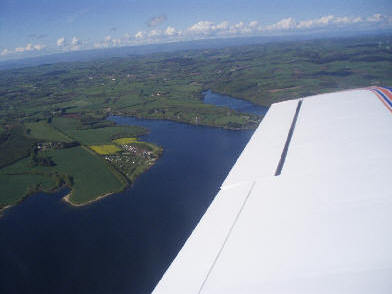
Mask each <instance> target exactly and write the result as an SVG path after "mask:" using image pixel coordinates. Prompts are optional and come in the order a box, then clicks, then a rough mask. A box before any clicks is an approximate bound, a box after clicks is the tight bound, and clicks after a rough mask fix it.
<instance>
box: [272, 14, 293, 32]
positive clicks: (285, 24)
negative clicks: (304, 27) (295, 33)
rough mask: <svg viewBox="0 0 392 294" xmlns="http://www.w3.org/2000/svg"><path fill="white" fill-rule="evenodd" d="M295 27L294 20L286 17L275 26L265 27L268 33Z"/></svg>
mask: <svg viewBox="0 0 392 294" xmlns="http://www.w3.org/2000/svg"><path fill="white" fill-rule="evenodd" d="M296 27H297V22H296V21H295V19H294V18H292V17H288V18H284V19H282V20H280V21H278V22H277V23H275V24H272V25H269V26H267V27H266V30H268V31H275V30H276V31H281V30H291V29H295V28H296Z"/></svg>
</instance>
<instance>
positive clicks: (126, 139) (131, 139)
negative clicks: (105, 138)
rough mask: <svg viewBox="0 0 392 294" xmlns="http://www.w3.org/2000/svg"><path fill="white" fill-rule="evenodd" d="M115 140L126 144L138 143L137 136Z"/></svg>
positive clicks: (117, 142)
mask: <svg viewBox="0 0 392 294" xmlns="http://www.w3.org/2000/svg"><path fill="white" fill-rule="evenodd" d="M113 142H114V143H116V144H118V145H126V144H131V143H136V142H137V138H120V139H116V140H113Z"/></svg>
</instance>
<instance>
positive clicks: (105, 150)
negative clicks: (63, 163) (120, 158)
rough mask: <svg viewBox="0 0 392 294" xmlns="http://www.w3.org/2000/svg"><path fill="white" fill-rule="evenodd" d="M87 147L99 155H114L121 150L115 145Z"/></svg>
mask: <svg viewBox="0 0 392 294" xmlns="http://www.w3.org/2000/svg"><path fill="white" fill-rule="evenodd" d="M89 147H90V148H91V149H92V150H94V151H95V152H96V153H98V154H101V155H108V154H114V153H116V152H118V151H120V150H121V149H120V148H118V147H117V146H116V145H92V146H89Z"/></svg>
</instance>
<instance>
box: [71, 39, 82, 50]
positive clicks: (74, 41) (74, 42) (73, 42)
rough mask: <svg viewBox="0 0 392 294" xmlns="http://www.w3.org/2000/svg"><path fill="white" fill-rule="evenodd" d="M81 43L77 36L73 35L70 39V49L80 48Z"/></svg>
mask: <svg viewBox="0 0 392 294" xmlns="http://www.w3.org/2000/svg"><path fill="white" fill-rule="evenodd" d="M81 45H82V42H81V41H80V40H79V39H78V38H77V37H75V36H73V37H72V40H71V47H70V49H71V50H72V51H75V50H80V47H81Z"/></svg>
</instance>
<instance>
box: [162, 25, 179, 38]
mask: <svg viewBox="0 0 392 294" xmlns="http://www.w3.org/2000/svg"><path fill="white" fill-rule="evenodd" d="M177 34H178V32H177V30H176V29H175V28H174V27H171V26H168V27H167V28H166V30H165V35H166V36H174V35H177Z"/></svg>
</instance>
